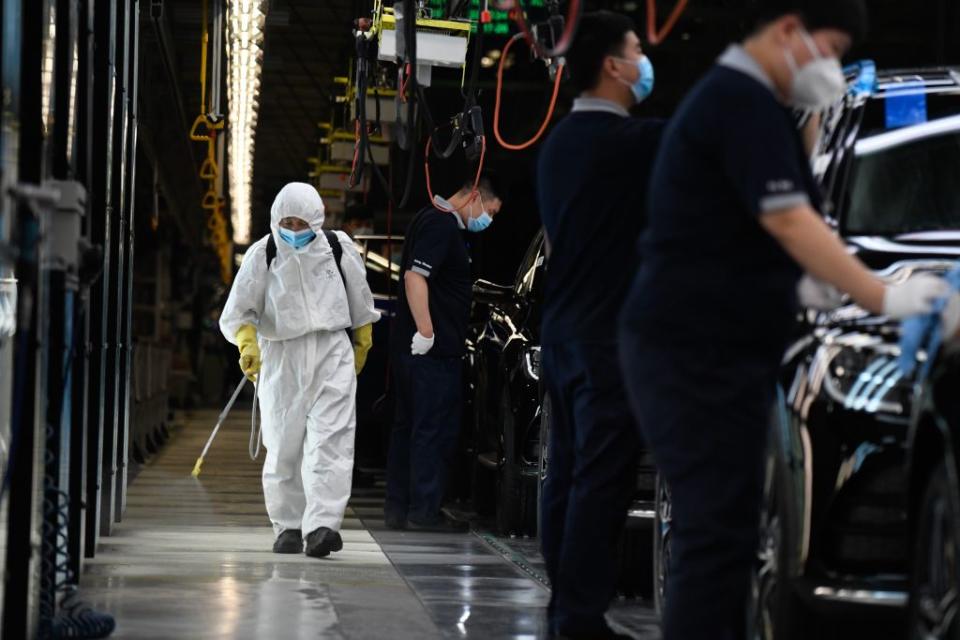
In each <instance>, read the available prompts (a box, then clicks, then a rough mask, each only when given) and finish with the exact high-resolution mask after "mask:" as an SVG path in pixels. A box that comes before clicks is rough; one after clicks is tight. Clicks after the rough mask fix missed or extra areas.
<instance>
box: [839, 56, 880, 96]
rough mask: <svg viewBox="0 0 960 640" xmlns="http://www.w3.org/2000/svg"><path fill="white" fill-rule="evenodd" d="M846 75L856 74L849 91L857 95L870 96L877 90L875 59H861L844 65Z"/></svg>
mask: <svg viewBox="0 0 960 640" xmlns="http://www.w3.org/2000/svg"><path fill="white" fill-rule="evenodd" d="M843 73H844V75H846V76H847V77H849V76H856V77H855V78H854V79H853V81H852V82H851V83H850V87H849V91H850V93H851V94H853V95H855V96H870V95H873V94H874V93H876V91H877V65H876V63H875V62H874V61H873V60H861V61H859V62H856V63H854V64H852V65H849V66H847V67H844V69H843Z"/></svg>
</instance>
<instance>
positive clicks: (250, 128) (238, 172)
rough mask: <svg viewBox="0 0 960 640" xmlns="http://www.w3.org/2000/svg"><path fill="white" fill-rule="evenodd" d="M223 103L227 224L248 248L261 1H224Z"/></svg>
mask: <svg viewBox="0 0 960 640" xmlns="http://www.w3.org/2000/svg"><path fill="white" fill-rule="evenodd" d="M227 11H228V14H227V15H228V18H229V22H228V24H229V26H228V38H227V73H228V75H229V80H228V83H227V100H228V104H229V114H228V116H227V120H228V122H227V125H228V128H229V138H228V143H229V144H228V150H227V153H228V154H229V167H230V171H229V175H230V204H231V212H230V221H231V223H232V224H233V241H234V242H235V243H236V244H240V245H247V244H250V218H251V206H252V203H251V193H252V187H253V142H254V135H255V134H256V130H257V109H258V107H259V98H260V71H261V68H262V66H263V48H262V47H263V35H264V21H265V18H266V13H265V11H266V6H265V3H264V2H263V1H262V0H228V9H227Z"/></svg>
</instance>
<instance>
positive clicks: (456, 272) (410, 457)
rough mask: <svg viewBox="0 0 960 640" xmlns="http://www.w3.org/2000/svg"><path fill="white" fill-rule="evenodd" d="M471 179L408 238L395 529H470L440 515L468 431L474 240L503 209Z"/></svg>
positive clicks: (414, 225) (400, 313)
mask: <svg viewBox="0 0 960 640" xmlns="http://www.w3.org/2000/svg"><path fill="white" fill-rule="evenodd" d="M473 187H474V185H473V182H472V181H471V182H470V183H469V184H466V185H464V187H463V188H462V189H460V191H459V192H457V193H456V194H455V195H453V196H452V197H450V198H449V199H447V200H444V199H443V198H440V197H437V198H435V201H434V206H431V207H427V208H426V209H424V210H422V211H421V212H420V213H418V214H417V215H416V217H414V219H413V220H412V221H411V222H410V225H409V226H408V228H407V234H406V238H405V240H404V248H403V260H402V263H401V265H402V267H401V268H402V273H403V286H402V287H401V288H400V294H399V297H398V300H397V316H396V318H395V319H394V325H393V335H392V338H391V340H392V344H391V348H392V350H393V380H394V385H395V389H396V405H397V406H396V416H395V421H394V425H393V432H392V434H391V438H390V453H389V456H388V461H387V499H386V504H385V506H384V518H385V521H386V524H387V526H388V527H390V528H391V529H403V528H409V529H411V530H417V531H440V532H444V531H447V532H449V531H466V530H467V529H468V527H467V526H466V523H460V522H454V521H452V520H448V519H447V518H445V517H444V515H443V514H442V512H441V510H440V507H441V503H442V501H443V494H444V489H445V483H446V477H447V471H448V466H449V463H450V458H451V456H452V454H453V448H454V446H455V445H456V441H457V435H458V434H459V431H460V417H461V406H460V404H461V397H460V396H461V393H460V391H461V390H460V385H461V377H462V375H461V367H462V363H461V358H462V357H463V354H464V351H465V348H466V347H465V343H466V333H467V322H468V320H469V317H470V303H471V293H472V288H473V278H472V275H471V269H470V255H469V253H468V251H467V245H466V240H465V238H464V233H465V232H466V233H479V232H481V231H483V230H485V229H486V228H487V227H488V226H489V225H490V223H491V222H492V221H493V216H495V215H496V214H497V212H498V211H499V210H500V204H501V203H500V199H499V198H498V197H497V193H496V190H495V189H494V187H493V184H492V183H491V181H490V179H489V178H488V177H483V178H482V179H481V180H480V183H479V185H478V188H477V190H476V191H474V188H473Z"/></svg>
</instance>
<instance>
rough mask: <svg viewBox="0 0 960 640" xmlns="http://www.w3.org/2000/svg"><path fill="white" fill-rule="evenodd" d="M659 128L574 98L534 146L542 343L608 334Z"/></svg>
mask: <svg viewBox="0 0 960 640" xmlns="http://www.w3.org/2000/svg"><path fill="white" fill-rule="evenodd" d="M662 131H663V123H662V122H661V121H659V120H639V119H636V118H631V117H629V114H628V113H627V112H626V110H625V109H623V108H622V107H620V106H619V105H617V104H615V103H613V102H608V101H606V100H598V99H589V98H586V99H584V98H581V99H579V100H577V101H576V103H574V110H573V113H571V114H570V115H569V116H567V117H566V118H565V119H564V120H563V121H562V122H560V124H558V125H557V126H556V128H555V129H554V130H553V132H552V133H551V134H550V137H549V138H548V139H547V141H546V143H545V144H544V146H543V148H542V149H541V151H540V158H539V162H538V167H537V190H538V200H539V207H540V216H541V218H542V220H543V226H544V228H545V230H546V233H547V238H548V239H549V242H550V248H551V253H550V257H549V260H548V262H547V278H546V287H545V293H544V295H545V300H544V310H543V328H542V333H541V340H542V343H543V344H545V345H550V344H560V343H563V342H567V341H571V340H575V341H580V342H609V341H614V340H616V335H617V317H618V316H619V313H620V307H621V305H622V304H623V300H624V297H625V296H626V294H627V291H628V289H629V286H630V282H631V281H632V279H633V275H634V273H635V272H636V266H637V257H636V242H637V238H638V237H639V235H640V230H641V229H642V227H643V225H644V221H645V218H646V216H645V214H644V208H645V207H644V203H645V201H646V195H647V182H648V178H649V175H650V170H651V167H652V165H653V159H654V157H655V154H656V148H657V143H658V141H659V139H660V134H661V132H662Z"/></svg>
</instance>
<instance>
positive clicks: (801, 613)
mask: <svg viewBox="0 0 960 640" xmlns="http://www.w3.org/2000/svg"><path fill="white" fill-rule="evenodd" d="M766 478H767V479H766V484H765V488H764V502H763V510H762V512H761V516H760V544H759V547H758V549H757V566H756V570H755V571H754V576H753V581H752V582H753V583H752V592H751V598H750V602H749V607H748V612H747V630H748V633H747V637H748V638H750V640H805V639H806V638H820V637H823V631H824V629H823V628H822V627H821V625H820V623H819V621H818V620H817V618H816V616H815V615H814V614H813V612H811V611H809V610H808V609H807V607H805V606H804V605H803V602H802V601H801V600H800V596H799V595H798V594H797V593H796V590H795V588H794V587H793V585H792V584H791V583H790V580H789V574H790V572H789V568H790V567H791V566H792V564H793V559H792V558H791V555H790V549H793V548H795V546H796V540H795V537H796V534H795V532H796V531H797V527H796V518H797V511H796V508H795V507H794V504H793V499H792V496H791V494H790V478H789V476H788V474H787V471H786V468H785V467H784V466H783V463H782V462H781V461H780V459H779V457H772V456H771V457H769V458H768V461H767V474H766Z"/></svg>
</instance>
